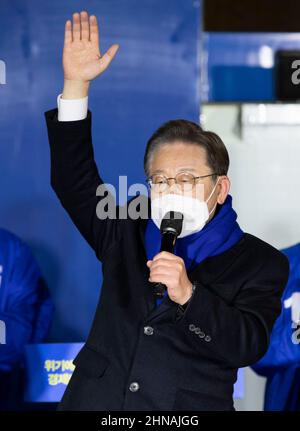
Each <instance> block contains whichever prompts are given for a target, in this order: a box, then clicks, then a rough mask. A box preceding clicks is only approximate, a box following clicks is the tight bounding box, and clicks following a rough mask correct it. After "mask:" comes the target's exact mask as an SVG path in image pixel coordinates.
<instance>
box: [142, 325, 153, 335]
mask: <svg viewBox="0 0 300 431" xmlns="http://www.w3.org/2000/svg"><path fill="white" fill-rule="evenodd" d="M144 334H146V335H152V334H153V328H152V326H144Z"/></svg>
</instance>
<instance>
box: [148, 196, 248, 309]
mask: <svg viewBox="0 0 300 431" xmlns="http://www.w3.org/2000/svg"><path fill="white" fill-rule="evenodd" d="M236 219H237V213H236V212H235V211H234V209H233V208H232V196H231V195H229V194H228V195H227V198H226V200H225V202H224V203H223V204H222V205H220V204H217V207H216V212H215V214H214V216H213V218H212V219H211V220H209V222H207V223H206V224H205V225H204V227H203V228H202V229H201V230H200V231H199V232H195V233H192V234H191V235H187V236H185V237H183V238H177V241H176V244H175V248H174V254H176V255H177V256H180V257H181V258H182V259H183V260H184V263H185V267H186V269H187V271H189V270H192V269H194V268H195V266H197V265H198V264H199V263H200V262H201V261H202V260H204V259H205V258H206V257H208V256H215V255H217V254H221V253H223V252H224V251H225V250H227V249H229V248H231V247H232V246H233V245H234V244H235V243H236V242H238V241H239V240H240V239H241V237H242V236H243V234H244V232H243V231H242V230H241V228H240V226H239V224H238V223H237V221H236ZM160 245H161V233H160V230H159V229H158V227H157V226H156V224H155V223H154V222H153V220H152V219H151V218H149V219H148V221H147V226H146V230H145V248H146V254H147V258H148V259H153V257H154V256H155V255H156V254H157V253H159V251H160ZM166 295H167V291H166V292H165V296H166ZM165 296H164V297H163V298H160V299H157V300H156V304H157V306H158V305H159V304H160V303H161V302H162V301H163V299H164V298H165Z"/></svg>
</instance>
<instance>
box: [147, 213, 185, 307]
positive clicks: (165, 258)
mask: <svg viewBox="0 0 300 431" xmlns="http://www.w3.org/2000/svg"><path fill="white" fill-rule="evenodd" d="M182 223H183V215H182V214H181V213H179V212H176V211H169V212H168V213H167V214H166V215H165V217H164V218H163V220H162V222H161V227H160V231H161V234H162V241H161V251H160V252H159V253H158V254H157V255H156V256H154V258H153V259H152V260H148V261H147V266H148V268H149V269H150V276H149V281H150V282H153V283H155V285H154V294H155V295H156V296H157V297H160V298H161V297H163V295H164V293H165V291H166V290H168V295H169V297H170V299H171V300H172V301H174V302H176V303H178V304H180V305H182V304H185V303H186V302H187V301H188V300H189V298H190V297H191V295H192V283H191V281H190V280H189V278H188V276H187V273H186V268H185V263H184V260H183V259H182V258H181V257H179V256H176V255H174V254H173V250H174V246H175V243H176V239H177V237H178V235H180V232H181V229H182Z"/></svg>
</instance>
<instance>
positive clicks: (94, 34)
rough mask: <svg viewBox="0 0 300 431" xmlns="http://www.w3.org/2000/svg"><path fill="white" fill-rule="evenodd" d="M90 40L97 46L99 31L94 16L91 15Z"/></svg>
mask: <svg viewBox="0 0 300 431" xmlns="http://www.w3.org/2000/svg"><path fill="white" fill-rule="evenodd" d="M89 22H90V40H91V42H93V43H94V44H97V45H98V44H99V29H98V22H97V18H96V16H95V15H91V16H90V19H89Z"/></svg>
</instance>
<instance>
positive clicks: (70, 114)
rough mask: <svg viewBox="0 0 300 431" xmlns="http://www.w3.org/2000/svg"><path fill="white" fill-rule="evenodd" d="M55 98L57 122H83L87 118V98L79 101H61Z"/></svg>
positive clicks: (59, 98) (59, 96)
mask: <svg viewBox="0 0 300 431" xmlns="http://www.w3.org/2000/svg"><path fill="white" fill-rule="evenodd" d="M61 96H62V93H61V94H59V95H58V96H57V108H58V121H77V120H83V119H84V118H86V116H87V110H88V96H86V97H83V98H81V99H62V98H61Z"/></svg>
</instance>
